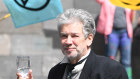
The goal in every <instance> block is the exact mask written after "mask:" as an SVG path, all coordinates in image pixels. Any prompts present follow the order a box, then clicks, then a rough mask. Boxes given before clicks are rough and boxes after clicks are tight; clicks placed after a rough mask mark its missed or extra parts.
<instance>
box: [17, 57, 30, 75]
mask: <svg viewBox="0 0 140 79" xmlns="http://www.w3.org/2000/svg"><path fill="white" fill-rule="evenodd" d="M16 64H17V71H18V72H19V73H20V74H21V76H22V77H23V78H26V77H28V76H27V75H28V73H29V69H30V57H29V56H17V60H16Z"/></svg>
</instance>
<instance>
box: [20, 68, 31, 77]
mask: <svg viewBox="0 0 140 79" xmlns="http://www.w3.org/2000/svg"><path fill="white" fill-rule="evenodd" d="M29 69H30V68H18V69H17V71H18V72H19V73H20V74H21V76H22V77H23V78H26V77H27V75H28V73H29Z"/></svg>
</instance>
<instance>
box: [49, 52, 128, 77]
mask: <svg viewBox="0 0 140 79" xmlns="http://www.w3.org/2000/svg"><path fill="white" fill-rule="evenodd" d="M65 68H66V64H60V63H59V64H57V65H56V66H54V67H53V68H52V69H51V70H50V72H49V75H48V79H62V78H63V74H64V71H65ZM79 79H128V76H127V73H126V71H125V69H124V67H123V66H122V65H121V64H120V63H118V62H116V61H114V60H111V59H109V58H107V57H104V56H98V55H96V54H95V53H94V52H90V55H89V56H88V58H87V61H86V63H85V65H84V68H83V70H82V72H81V75H80V78H79Z"/></svg>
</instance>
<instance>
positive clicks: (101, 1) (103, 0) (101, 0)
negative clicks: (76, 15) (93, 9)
mask: <svg viewBox="0 0 140 79" xmlns="http://www.w3.org/2000/svg"><path fill="white" fill-rule="evenodd" d="M96 2H98V3H99V4H102V3H104V2H105V0H96Z"/></svg>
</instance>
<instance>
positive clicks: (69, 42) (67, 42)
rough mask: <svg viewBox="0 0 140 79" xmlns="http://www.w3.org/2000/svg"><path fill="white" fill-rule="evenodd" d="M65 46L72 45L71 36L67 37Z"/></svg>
mask: <svg viewBox="0 0 140 79" xmlns="http://www.w3.org/2000/svg"><path fill="white" fill-rule="evenodd" d="M66 44H72V37H71V36H68V37H67V39H66Z"/></svg>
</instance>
